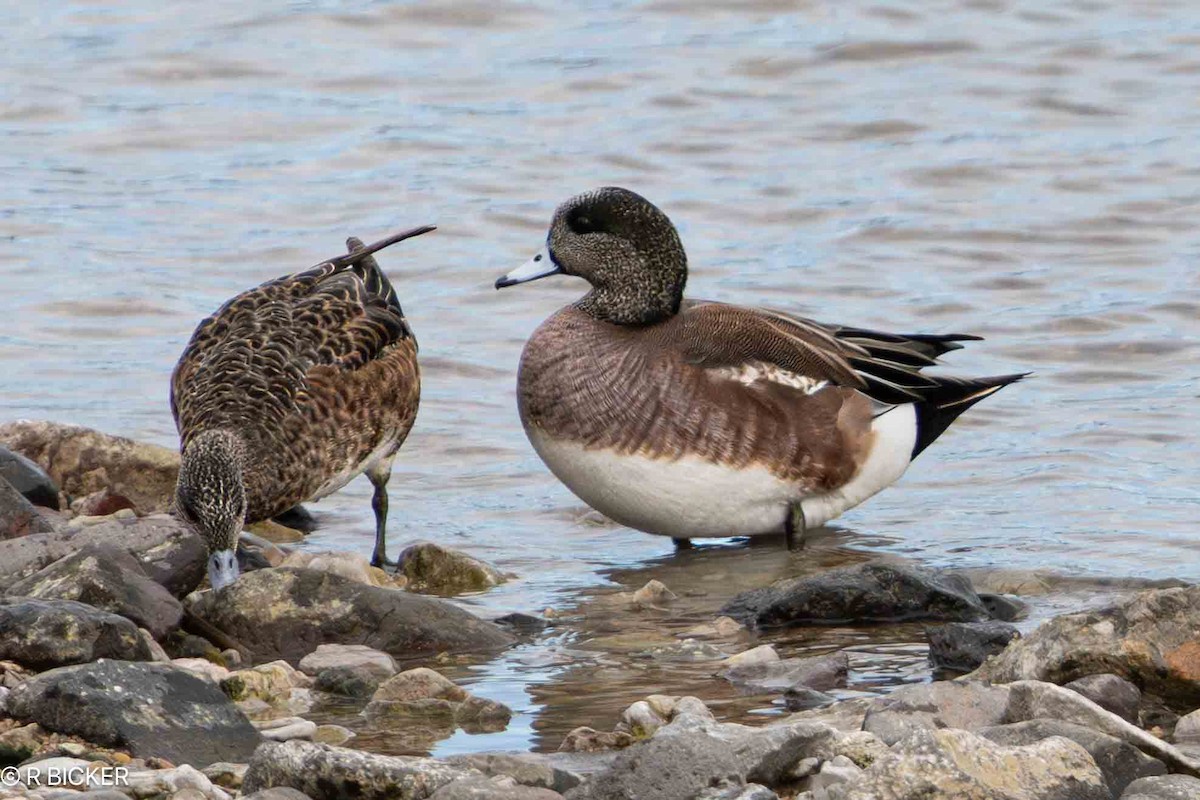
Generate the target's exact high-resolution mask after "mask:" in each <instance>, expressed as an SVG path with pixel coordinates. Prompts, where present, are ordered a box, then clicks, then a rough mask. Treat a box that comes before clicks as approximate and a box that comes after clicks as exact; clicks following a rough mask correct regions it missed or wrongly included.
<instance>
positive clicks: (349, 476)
mask: <svg viewBox="0 0 1200 800" xmlns="http://www.w3.org/2000/svg"><path fill="white" fill-rule="evenodd" d="M395 445H396V440H395V437H393V436H388V437H387V438H385V439H384V440H383V441H382V442H380V443H379V445H378V446H377V447H376V448H375V449H374V450H372V451H371V452H370V453H369V454H368V455H367V457H366V458H364V459H363V460H362V461H360V462H358V463H357V464H349V465H347V466H345V467H343V468H342V470H341V471H340V472H338V473H337V474H336V475H333V476H332V477H330V478H329V480H327V481H325V482H324V483H323V484H321V488H319V489H317V491H316V492H315V493H313V496H312V497H311V498H310V499H311V500H320V499H321V498H322V497H328V496H329V495H331V494H333V493H334V492H336V491H337V490H338V489H341V488H342V487H343V486H345V485H346V484H347V483H349V482H350V481H352V480H354V479H355V478H357V477H358V476H359V475H362V474H363V473H364V472H366V471H367V470H368V469H370V468H371V467H373V466H374V465H375V464H376V463H377V462H379V461H381V460H382V459H384V458H388V457H389V451H390V450H391V449H392V448H393V447H395Z"/></svg>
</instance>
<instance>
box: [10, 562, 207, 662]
mask: <svg viewBox="0 0 1200 800" xmlns="http://www.w3.org/2000/svg"><path fill="white" fill-rule="evenodd" d="M8 593H9V594H10V595H20V596H24V597H36V598H39V599H43V600H77V601H79V602H81V603H87V604H88V605H90V606H94V607H96V608H99V609H103V610H105V611H111V612H112V613H114V614H120V615H121V616H123V617H126V618H128V619H130V620H133V621H134V622H136V623H137V624H138V625H140V626H142V627H143V628H146V629H147V630H148V631H150V633H151V635H152V636H154V638H155V639H162V638H163V637H165V636H166V635H167V634H168V633H170V632H171V631H172V630H174V629H175V628H177V627H178V626H179V621H180V619H181V618H182V617H183V606H182V605H181V604H180V602H179V601H178V600H176V599H175V596H174V595H172V594H171V593H170V592H168V591H167V590H166V589H165V588H164V587H163V586H162V585H161V584H159V583H156V582H155V581H153V580H151V579H150V578H149V577H148V576H147V575H146V573H145V572H144V571H143V570H142V566H141V562H139V561H138V560H137V559H136V558H134V557H133V556H131V555H130V554H129V553H128V552H126V551H125V550H122V549H121V548H119V547H116V546H114V545H111V544H102V543H92V544H89V545H86V546H84V547H83V548H81V549H79V550H78V551H76V552H74V553H72V554H70V555H68V556H65V557H64V558H60V559H59V560H58V561H55V562H54V563H53V564H51V565H50V566H48V567H46V568H44V569H42V570H41V571H40V572H37V573H35V574H33V575H30V576H29V577H28V578H25V579H24V580H21V581H18V582H17V583H15V584H13V585H12V586H10V587H8Z"/></svg>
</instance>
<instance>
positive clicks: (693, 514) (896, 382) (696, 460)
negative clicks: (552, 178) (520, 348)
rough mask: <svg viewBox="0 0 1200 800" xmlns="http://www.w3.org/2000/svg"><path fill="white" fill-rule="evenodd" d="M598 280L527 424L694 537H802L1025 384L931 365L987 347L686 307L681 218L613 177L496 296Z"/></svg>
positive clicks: (535, 360) (591, 474)
mask: <svg viewBox="0 0 1200 800" xmlns="http://www.w3.org/2000/svg"><path fill="white" fill-rule="evenodd" d="M556 274H565V275H575V276H578V277H580V278H583V279H584V280H586V281H588V283H590V284H591V291H589V292H588V293H587V294H586V295H585V296H584V297H583V298H582V299H580V300H579V301H578V302H576V303H574V304H572V305H569V306H567V307H566V308H563V309H562V310H560V311H558V312H557V313H555V314H554V315H553V316H551V317H550V318H549V319H548V320H546V321H545V322H544V323H543V324H542V325H541V326H540V327H539V328H538V329H537V331H536V332H535V333H534V334H533V336H532V337H530V339H529V341H528V342H527V343H526V345H525V349H524V352H523V354H522V356H521V365H520V370H519V375H518V381H517V398H518V407H519V412H520V417H521V422H522V424H523V425H524V428H525V433H526V434H527V435H528V437H529V440H530V442H531V443H532V444H533V447H534V449H535V450H536V451H537V453H538V455H539V456H540V457H541V458H542V460H543V461H544V462H545V463H546V465H547V466H548V467H549V468H550V471H551V472H553V473H554V474H555V475H556V476H557V477H558V478H559V479H560V480H561V481H562V482H563V483H565V484H566V485H567V487H568V488H569V489H570V490H571V491H572V492H574V493H575V494H576V495H578V496H579V498H580V499H582V500H583V501H584V502H585V503H587V504H588V505H590V506H592V507H593V508H595V509H596V510H597V511H600V512H601V513H603V514H605V515H606V516H608V517H610V518H612V519H614V520H616V521H617V522H619V523H621V524H623V525H627V526H629V527H632V528H637V529H638V530H641V531H645V532H647V533H654V534H661V535H665V536H670V537H672V538H674V539H675V540H676V543H677V544H679V545H681V546H683V545H686V544H688V542H689V540H690V539H691V538H692V537H696V538H706V537H730V536H754V535H759V534H778V533H784V534H786V536H787V542H788V547H789V548H792V547H795V546H797V545H798V544H799V543H800V542H802V541H803V535H804V531H805V530H806V529H810V528H815V527H817V526H820V525H823V524H824V523H826V522H827V521H829V520H831V519H833V518H834V517H837V516H838V515H840V514H841V513H843V512H844V511H846V510H847V509H850V508H853V507H854V506H856V505H858V504H859V503H862V502H863V501H864V500H866V499H867V498H869V497H871V496H872V495H874V494H875V493H877V492H879V491H880V490H881V489H883V488H884V487H886V486H888V485H890V484H892V483H894V482H895V481H896V480H897V479H899V477H900V476H901V475H902V474H903V473H904V471H905V469H906V468H907V467H908V465H909V463H910V462H911V461H912V460H913V458H915V457H916V456H917V455H918V454H919V453H921V451H923V450H924V449H925V448H926V447H928V446H929V445H930V444H931V443H932V442H933V441H934V440H935V439H936V438H937V437H938V436H939V435H941V433H942V432H943V431H945V430H946V428H947V426H949V425H950V423H951V422H953V421H954V419H955V418H956V417H958V416H959V415H960V414H961V413H963V412H964V411H965V410H967V409H968V408H969V407H970V406H972V405H973V404H975V403H977V402H979V401H980V400H982V399H984V398H985V397H988V396H989V395H991V394H993V393H994V392H996V391H998V390H999V389H1001V388H1002V387H1004V386H1007V385H1008V384H1010V383H1013V382H1014V381H1017V380H1019V379H1020V378H1022V377H1024V376H1023V375H1001V376H996V377H987V378H953V377H943V376H931V375H926V374H923V373H922V372H921V369H922V368H923V367H926V366H930V365H932V364H935V363H936V359H937V357H938V356H940V355H942V354H943V353H945V352H948V351H950V350H955V349H959V348H960V347H961V345H960V344H959V342H962V341H965V340H970V339H978V338H979V337H976V336H966V335H960V334H914V335H909V334H890V333H881V332H878V331H870V330H864V329H860V328H852V327H845V326H837V325H828V324H824V323H819V322H814V321H812V320H808V319H803V318H801V317H797V316H793V315H791V314H786V313H783V312H779V311H772V310H767V309H761V308H747V307H742V306H735V305H728V304H726V303H717V302H710V301H705V300H685V299H684V298H683V291H684V284H685V282H686V280H687V257H686V255H685V254H684V249H683V245H682V243H681V242H680V239H679V235H678V233H677V232H676V230H675V227H674V225H672V224H671V221H670V220H669V219H668V218H667V216H666V215H665V214H664V213H663V212H662V211H660V210H659V209H658V208H657V207H655V206H654V205H653V204H652V203H650V202H649V201H648V200H646V199H645V198H643V197H641V196H639V195H637V194H635V193H633V192H631V191H628V190H626V189H620V188H615V187H607V188H602V189H597V190H595V191H592V192H588V193H586V194H582V195H579V196H577V197H574V198H571V199H570V200H568V201H566V202H565V203H563V204H562V205H561V206H559V207H558V209H557V210H556V211H555V213H554V218H553V220H552V222H551V224H550V231H549V234H548V235H547V238H546V247H545V249H543V250H542V251H541V252H540V253H539V254H538V255H536V256H534V257H533V259H532V260H530V261H529V262H528V263H526V264H525V265H524V266H522V267H520V268H519V269H517V270H515V271H514V272H511V273H509V274H508V275H505V276H503V277H501V278H500V279H499V280H497V281H496V288H498V289H499V288H503V287H506V286H512V285H515V284H519V283H525V282H527V281H532V280H537V279H539V278H544V277H547V276H550V275H556Z"/></svg>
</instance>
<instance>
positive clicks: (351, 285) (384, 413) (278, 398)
mask: <svg viewBox="0 0 1200 800" xmlns="http://www.w3.org/2000/svg"><path fill="white" fill-rule="evenodd" d="M432 230H434V228H433V227H432V226H424V227H420V228H414V229H413V230H409V231H405V232H404V233H400V234H397V235H395V236H392V237H389V238H387V239H384V240H383V241H380V242H376V243H375V244H372V245H370V246H368V247H364V246H363V243H362V242H361V241H359V240H358V239H355V238H351V239H349V240H347V242H346V244H347V247H348V248H349V250H350V254H349V255H345V256H338V257H337V258H332V259H330V260H329V261H326V262H325V263H323V264H319V265H318V266H315V267H313V268H312V269H309V270H307V271H305V272H298V273H296V274H294V275H288V276H285V277H282V278H278V279H276V280H273V281H269V282H267V283H264V284H263V285H261V286H259V287H257V288H254V289H250V290H248V291H245V292H243V293H241V294H239V295H238V296H236V297H234V298H233V299H232V300H230V301H228V302H227V303H225V305H223V306H221V308H220V309H218V310H217V312H216V313H214V314H213V315H212V316H211V317H208V318H207V319H205V320H204V321H203V322H201V323H200V325H199V327H197V328H196V332H195V333H193V334H192V338H191V341H189V342H188V345H187V347H186V348H185V349H184V351H183V355H182V356H181V357H180V359H179V363H178V364H177V365H176V366H175V371H174V373H173V374H172V376H171V413H172V414H174V416H175V424H176V426H177V427H178V428H179V438H180V443H181V444H180V446H181V452H182V461H181V463H180V467H179V482H178V485H177V486H176V490H175V509H176V513H177V514H179V516H180V517H181V518H183V519H184V520H185V521H188V522H190V523H191V524H192V525H194V526H195V527H196V528H197V530H198V531H199V533H200V534H201V535H202V537H203V538H204V540H205V542H206V543H207V545H208V550H209V562H208V575H209V580H210V581H211V583H212V586H213V588H214V589H219V588H221V587H222V586H225V585H227V584H229V583H231V582H233V581H234V580H236V579H237V576H238V567H237V559H236V558H235V556H234V550H235V548H236V546H237V540H238V535H239V534H240V533H241V530H242V526H243V524H245V523H251V522H256V521H258V520H263V519H269V518H271V517H274V516H276V515H278V514H281V513H283V512H284V511H286V510H288V509H289V508H292V507H293V506H295V505H296V504H297V503H300V502H303V501H306V500H316V499H320V498H321V497H324V496H325V495H327V494H330V493H332V492H335V491H337V490H338V489H340V488H341V487H343V486H345V485H346V484H347V483H348V482H349V481H350V480H351V479H352V478H354V477H356V476H358V475H359V474H361V473H363V472H366V473H367V476H368V477H369V478H370V479H371V483H372V484H374V487H375V492H374V496H373V497H372V501H371V506H372V508H373V509H374V511H375V550H374V554H373V556H372V558H371V563H372V564H374V565H376V566H382V565H383V564H385V563H386V555H385V553H386V541H385V533H384V528H385V523H386V521H387V508H388V497H387V482H388V478H389V477H390V476H391V467H392V459H393V457H394V456H395V453H396V450H397V449H399V447H400V445H401V444H402V443H403V442H404V439H405V437H406V436H408V432H409V430H410V429H411V428H412V425H413V420H414V419H415V418H416V415H417V405H418V403H419V401H420V395H421V381H420V373H419V371H418V369H417V342H416V339H415V338H414V337H413V334H412V331H411V329H410V328H409V327H408V322H407V321H406V320H405V318H404V312H403V311H402V310H401V308H400V303H399V301H398V300H397V298H396V292H395V290H394V289H393V288H392V285H391V283H390V282H389V281H388V279H387V276H386V275H384V274H383V271H382V270H381V269H380V268H379V264H378V263H376V261H375V259H374V258H373V257H372V255H371V254H372V253H374V252H376V251H378V250H382V249H383V248H385V247H387V246H388V245H391V244H395V243H396V242H399V241H402V240H404V239H408V238H411V237H413V236H418V235H420V234H423V233H427V232H429V231H432Z"/></svg>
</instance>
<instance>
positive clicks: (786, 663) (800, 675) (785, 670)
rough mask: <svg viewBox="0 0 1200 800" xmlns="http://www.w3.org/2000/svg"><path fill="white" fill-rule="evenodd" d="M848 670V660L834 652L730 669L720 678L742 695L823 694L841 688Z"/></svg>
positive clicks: (841, 654)
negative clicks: (791, 691) (806, 691)
mask: <svg viewBox="0 0 1200 800" xmlns="http://www.w3.org/2000/svg"><path fill="white" fill-rule="evenodd" d="M849 669H850V660H849V658H848V657H847V656H846V654H845V653H844V652H838V653H830V654H829V655H824V656H814V657H811V658H783V659H779V660H778V661H762V662H757V663H750V664H745V665H741V666H733V667H730V668H729V669H727V670H725V671H724V672H723V673H721V675H722V677H723V678H725V680H727V681H729V682H730V683H732V684H733V685H734V686H737V687H738V688H739V689H741V690H742V691H746V692H779V691H783V690H785V689H788V688H789V687H807V688H809V689H816V690H818V691H824V690H827V689H837V688H840V687H843V686H845V685H846V676H847V674H848V673H849Z"/></svg>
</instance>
